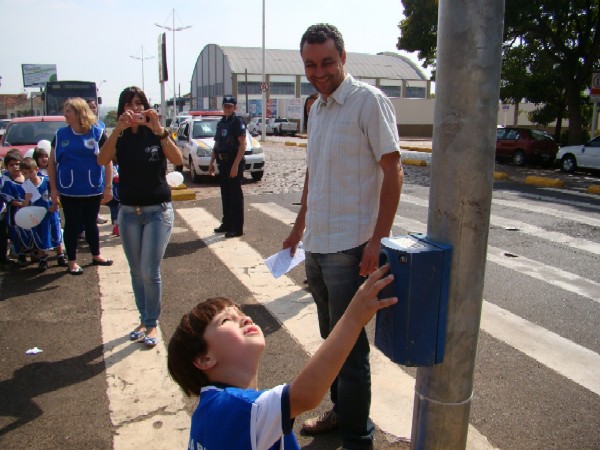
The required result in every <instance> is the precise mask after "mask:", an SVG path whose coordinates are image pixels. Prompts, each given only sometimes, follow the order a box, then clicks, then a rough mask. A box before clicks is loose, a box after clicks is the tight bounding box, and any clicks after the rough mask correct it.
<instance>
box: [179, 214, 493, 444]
mask: <svg viewBox="0 0 600 450" xmlns="http://www.w3.org/2000/svg"><path fill="white" fill-rule="evenodd" d="M251 206H252V207H254V208H257V209H259V210H260V211H262V212H264V213H265V214H268V215H269V216H271V217H273V218H274V219H276V220H279V221H281V222H283V223H286V224H289V223H291V222H293V221H294V220H295V218H296V215H295V213H293V212H292V211H290V210H288V209H285V208H282V207H280V206H278V205H276V204H274V203H253V204H252V205H251ZM178 213H180V214H182V215H183V216H184V219H185V220H186V221H187V222H188V224H189V225H190V227H191V228H193V229H194V230H196V232H197V233H198V235H199V236H200V237H201V238H202V236H203V235H206V234H212V228H213V227H214V226H215V225H217V224H218V223H217V221H216V219H215V221H214V223H212V224H211V223H208V219H207V214H208V213H206V212H202V213H199V212H198V211H197V210H187V209H186V210H179V211H178ZM205 241H206V240H205ZM234 246H235V257H234V258H233V257H232V256H231V255H232V254H233V253H232V249H233V248H234ZM209 248H210V250H211V251H213V252H214V253H215V254H216V255H217V256H218V257H219V258H221V259H222V260H223V261H225V262H226V265H227V266H228V267H229V268H230V269H231V270H232V271H233V272H234V273H235V274H236V275H237V277H238V278H239V279H240V281H242V282H243V283H244V284H246V283H248V284H247V286H246V287H247V288H248V289H250V291H251V292H252V293H253V295H254V296H255V297H256V299H257V301H259V302H261V303H262V304H264V305H265V306H266V307H267V308H268V309H269V310H270V311H271V312H272V313H273V315H274V316H275V317H277V319H278V320H280V321H281V323H282V324H283V326H285V327H286V328H287V329H288V330H289V332H290V334H291V335H292V336H294V338H295V339H296V340H297V341H298V342H299V343H300V344H301V345H302V346H303V347H304V348H305V349H306V351H307V352H308V353H309V354H311V355H312V354H313V353H314V352H315V350H316V349H317V348H318V346H319V345H320V344H321V342H322V340H321V338H320V337H319V330H318V326H317V316H316V314H317V313H316V308H315V306H314V303H313V302H312V299H311V298H310V296H309V295H306V294H304V293H301V294H295V292H297V291H298V289H299V287H298V286H297V285H296V284H295V283H294V282H293V281H292V280H291V279H290V278H289V277H287V276H282V277H280V278H279V279H274V278H273V276H272V275H271V274H270V273H269V271H268V269H267V268H266V266H265V265H264V264H263V262H262V260H263V258H262V256H261V255H260V254H258V253H257V252H256V251H255V250H254V249H252V248H251V247H249V246H248V245H247V244H245V243H244V242H238V243H236V244H232V243H231V242H230V241H229V240H222V241H220V242H219V243H218V244H217V243H216V242H215V241H214V240H212V241H211V244H210V245H209ZM278 250H279V248H274V249H273V252H275V251H278ZM251 254H252V255H253V256H252V257H251V258H252V259H253V260H254V263H252V262H251V261H245V262H244V263H242V264H241V265H240V266H239V267H238V258H240V257H242V258H246V257H247V255H251ZM248 267H251V268H252V270H251V271H250V270H248ZM258 272H259V273H258ZM280 280H282V281H280ZM298 295H299V296H300V297H301V298H302V301H300V300H299V298H297V297H296V296H298ZM371 375H372V402H371V417H372V419H373V421H374V422H375V423H376V424H377V426H378V427H379V428H381V429H382V430H383V431H384V432H386V433H389V434H391V435H393V436H397V437H401V438H409V437H410V433H411V426H412V409H413V401H414V385H415V380H414V378H413V377H412V376H410V375H409V374H407V373H406V372H404V371H403V370H402V369H401V367H400V366H398V365H397V364H395V363H393V362H391V361H390V360H389V359H388V358H387V357H386V356H384V355H383V354H382V353H381V352H380V351H379V350H378V349H377V348H376V347H375V346H371ZM468 448H469V449H490V448H493V447H492V446H491V445H490V444H489V442H488V440H487V439H486V438H485V436H483V435H482V434H481V433H479V431H478V430H477V429H475V428H474V427H473V426H471V425H469V434H468Z"/></svg>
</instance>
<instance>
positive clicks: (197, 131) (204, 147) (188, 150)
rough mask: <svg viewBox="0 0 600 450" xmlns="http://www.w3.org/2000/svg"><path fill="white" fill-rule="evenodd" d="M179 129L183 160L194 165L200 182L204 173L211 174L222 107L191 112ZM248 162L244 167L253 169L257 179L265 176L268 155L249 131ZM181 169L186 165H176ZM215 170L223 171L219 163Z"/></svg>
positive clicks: (192, 171)
mask: <svg viewBox="0 0 600 450" xmlns="http://www.w3.org/2000/svg"><path fill="white" fill-rule="evenodd" d="M190 114H191V115H192V117H191V118H189V119H186V120H185V121H184V122H183V123H182V124H181V125H180V126H179V128H178V129H177V137H176V140H175V142H176V144H177V146H178V147H179V148H180V149H181V153H182V155H183V163H184V165H185V166H186V167H188V168H189V169H190V173H191V177H192V181H193V182H195V183H198V182H199V181H200V177H201V176H206V175H209V172H208V164H209V162H210V157H211V153H212V149H213V147H214V145H215V140H214V137H215V132H216V130H217V123H218V122H219V120H221V117H222V114H223V113H222V112H221V111H212V112H211V111H200V112H191V113H190ZM244 159H245V160H246V166H245V169H244V171H245V172H248V173H250V175H251V176H252V179H253V180H254V181H259V180H261V179H262V177H263V174H264V168H265V155H264V153H263V149H262V147H261V145H260V143H259V142H258V140H257V139H255V138H254V137H252V136H251V135H250V133H248V131H246V153H245V154H244ZM176 169H177V170H179V171H180V172H181V171H182V170H183V166H178V167H176ZM215 173H219V169H218V167H217V164H215Z"/></svg>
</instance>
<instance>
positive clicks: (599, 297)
mask: <svg viewBox="0 0 600 450" xmlns="http://www.w3.org/2000/svg"><path fill="white" fill-rule="evenodd" d="M507 253H509V252H507V251H505V250H502V249H500V248H496V247H492V246H488V251H487V256H488V260H489V261H491V262H493V263H496V264H498V265H501V266H504V267H507V268H509V269H511V270H514V271H515V272H519V273H522V274H525V275H528V276H530V277H531V278H535V279H536V280H540V281H543V282H545V283H548V284H551V285H553V286H557V287H559V288H561V289H564V290H565V291H569V292H573V293H575V294H577V295H580V296H582V297H585V298H587V299H589V300H592V301H594V302H596V303H600V284H599V283H596V282H595V281H592V280H588V279H586V278H583V277H580V276H579V275H576V274H574V273H571V272H567V271H566V270H562V269H557V268H556V267H551V266H548V265H546V264H543V263H540V262H537V261H534V260H532V259H528V258H525V257H524V256H518V257H517V258H514V257H509V256H506V254H507ZM599 373H600V372H599Z"/></svg>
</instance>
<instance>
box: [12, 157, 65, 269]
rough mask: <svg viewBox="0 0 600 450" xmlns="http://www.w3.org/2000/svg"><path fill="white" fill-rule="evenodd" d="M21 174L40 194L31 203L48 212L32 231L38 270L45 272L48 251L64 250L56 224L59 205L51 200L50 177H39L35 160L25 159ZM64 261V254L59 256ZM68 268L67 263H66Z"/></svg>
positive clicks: (21, 165) (21, 164) (20, 165)
mask: <svg viewBox="0 0 600 450" xmlns="http://www.w3.org/2000/svg"><path fill="white" fill-rule="evenodd" d="M19 168H20V169H21V173H22V174H23V176H24V177H25V180H26V181H25V182H26V183H27V182H30V183H31V184H32V185H33V186H34V187H35V188H36V189H37V191H38V193H39V194H40V196H39V198H38V199H36V200H35V201H32V202H30V203H31V205H33V206H41V207H43V208H45V209H47V210H48V212H47V213H46V215H45V216H44V218H43V219H42V221H41V222H40V223H39V224H38V225H36V226H35V227H33V228H32V229H31V234H32V238H33V244H34V246H35V247H36V248H37V251H38V268H39V269H40V271H42V272H44V271H46V270H47V269H48V251H49V250H52V249H59V250H60V249H62V233H61V232H60V228H59V229H58V230H57V228H56V225H55V222H56V216H57V214H58V205H54V204H53V203H52V200H50V180H49V179H48V177H40V176H39V175H38V167H37V164H36V163H35V161H34V159H33V158H24V159H23V160H22V161H21V163H20V164H19ZM61 256H62V259H63V260H64V259H65V257H64V254H63V253H62V252H61V253H60V254H59V255H58V258H59V265H60V259H61ZM64 265H65V266H66V261H64Z"/></svg>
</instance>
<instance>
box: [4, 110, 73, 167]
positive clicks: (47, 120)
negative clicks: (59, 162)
mask: <svg viewBox="0 0 600 450" xmlns="http://www.w3.org/2000/svg"><path fill="white" fill-rule="evenodd" d="M65 126H67V123H66V122H65V118H64V117H63V116H31V117H15V118H14V119H12V120H11V121H10V123H9V124H8V127H7V128H6V132H5V133H4V136H2V144H1V145H0V158H4V156H5V155H6V152H8V151H9V150H11V149H13V148H16V149H18V150H19V151H20V152H21V154H22V155H25V152H27V150H29V149H31V148H35V147H36V145H37V143H38V142H39V141H41V140H42V139H46V140H48V141H50V142H52V139H54V135H55V134H56V130H58V129H59V128H62V127H65Z"/></svg>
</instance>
